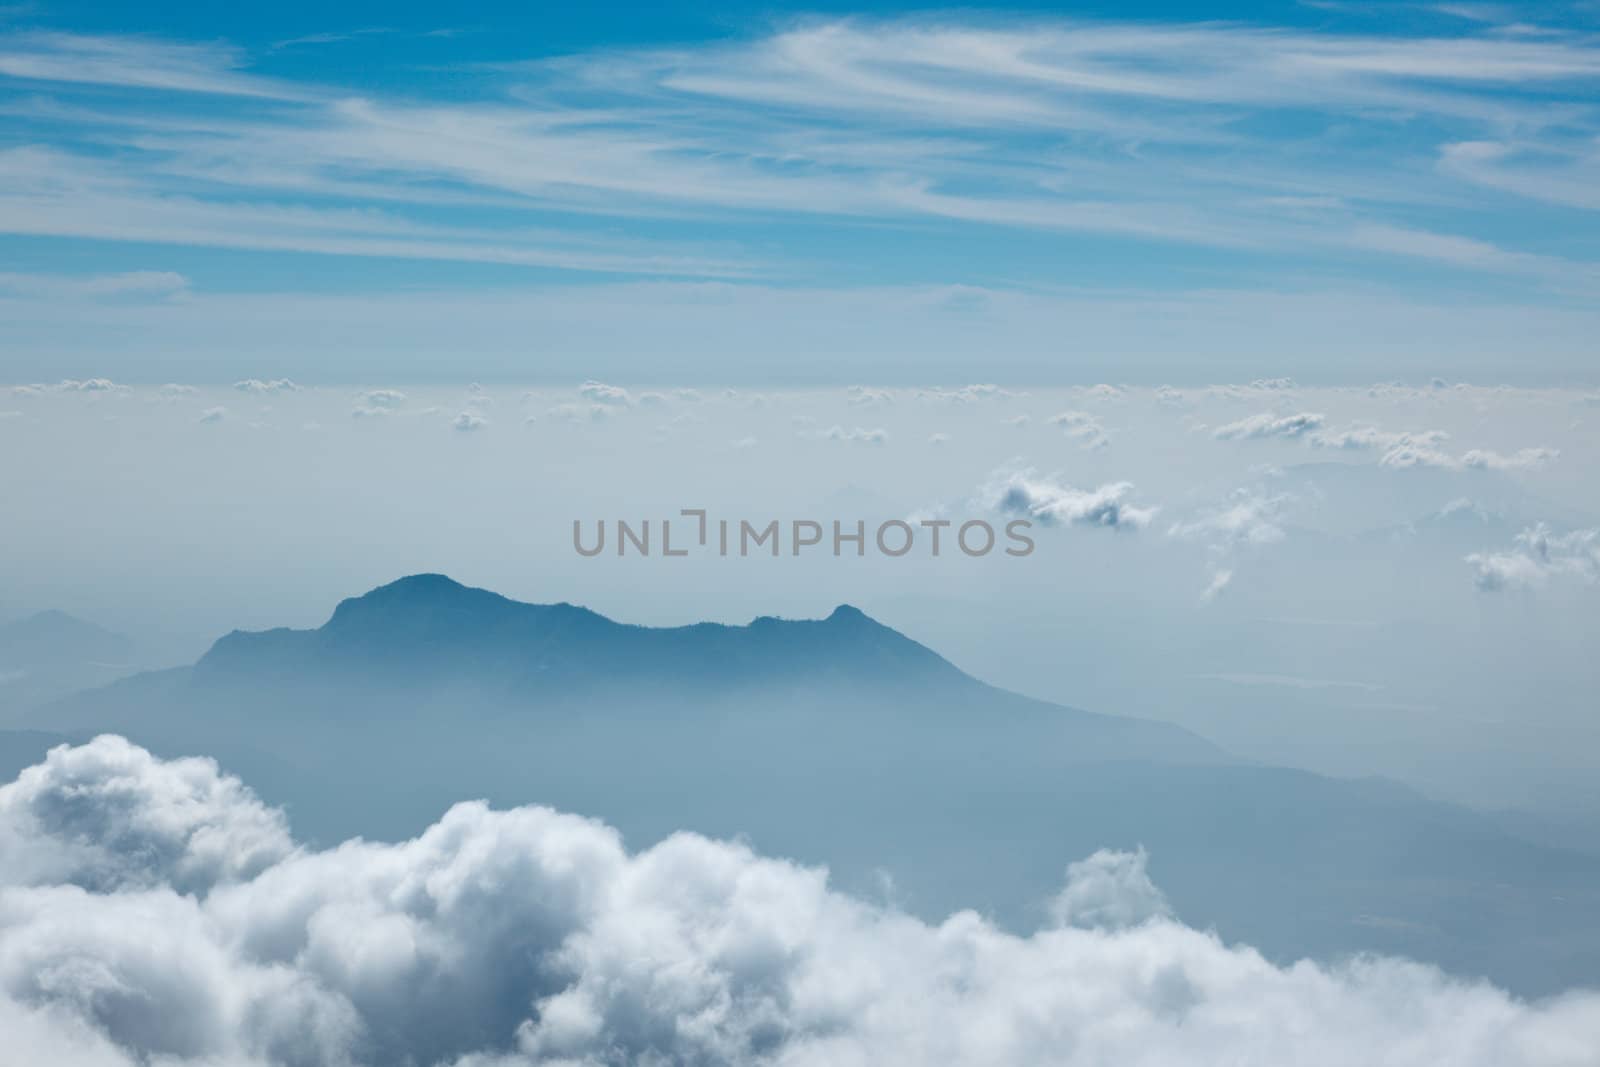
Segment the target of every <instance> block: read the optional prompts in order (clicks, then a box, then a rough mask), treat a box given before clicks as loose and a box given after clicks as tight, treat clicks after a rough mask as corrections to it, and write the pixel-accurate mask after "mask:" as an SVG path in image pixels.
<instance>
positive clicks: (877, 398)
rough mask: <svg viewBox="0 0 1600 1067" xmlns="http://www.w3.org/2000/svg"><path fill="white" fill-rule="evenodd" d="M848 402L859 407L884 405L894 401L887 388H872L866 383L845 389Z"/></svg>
mask: <svg viewBox="0 0 1600 1067" xmlns="http://www.w3.org/2000/svg"><path fill="white" fill-rule="evenodd" d="M845 395H846V396H847V397H849V398H850V403H852V404H856V405H858V406H861V407H884V406H886V405H888V404H892V403H894V394H893V393H891V392H890V391H889V390H887V389H874V388H872V387H870V386H866V385H852V386H850V387H848V388H847V389H846V390H845Z"/></svg>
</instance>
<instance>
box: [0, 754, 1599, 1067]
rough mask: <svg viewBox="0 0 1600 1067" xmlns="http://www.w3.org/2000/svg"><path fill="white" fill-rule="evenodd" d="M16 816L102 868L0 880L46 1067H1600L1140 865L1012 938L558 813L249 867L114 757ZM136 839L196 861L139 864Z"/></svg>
mask: <svg viewBox="0 0 1600 1067" xmlns="http://www.w3.org/2000/svg"><path fill="white" fill-rule="evenodd" d="M86 751H87V752H88V755H85V754H84V753H85V752H86ZM175 767H177V768H178V771H177V772H175V771H174V768H175ZM19 796H25V797H27V798H30V799H26V800H23V801H19V800H18V799H17V798H18V797H19ZM5 798H6V803H5V804H4V806H0V831H4V832H5V833H7V834H8V835H10V836H12V837H18V836H21V837H25V838H27V839H29V840H30V841H33V842H34V845H35V847H37V848H39V849H41V850H43V851H44V852H46V853H50V852H56V853H60V854H67V855H74V856H81V857H87V858H79V859H74V860H73V861H72V863H70V864H68V865H67V867H64V868H62V869H63V870H70V871H74V872H76V875H75V878H76V880H72V878H68V879H65V880H63V881H61V882H55V883H50V882H43V881H41V880H40V869H39V868H32V869H31V870H32V871H33V873H32V874H31V875H30V876H28V877H24V878H19V877H18V876H17V872H18V871H19V870H22V869H24V868H19V867H17V866H14V865H13V864H10V863H7V864H4V865H0V1029H3V1031H4V1033H5V1047H6V1050H7V1052H8V1053H9V1054H10V1055H12V1056H19V1057H21V1060H20V1062H28V1063H49V1064H51V1065H52V1067H91V1065H93V1067H99V1065H118V1067H123V1065H132V1064H135V1063H140V1064H147V1063H152V1062H159V1063H160V1064H162V1067H182V1065H198V1064H201V1063H204V1064H225V1063H226V1064H241V1065H243V1064H250V1065H254V1067H265V1065H283V1067H290V1065H294V1067H300V1065H307V1067H310V1065H317V1067H323V1065H346V1067H354V1065H366V1064H373V1065H377V1064H384V1065H387V1064H395V1063H412V1064H419V1065H422V1064H438V1065H450V1067H491V1065H492V1067H517V1065H526V1067H532V1065H533V1064H568V1065H576V1064H594V1065H599V1064H620V1063H628V1064H667V1063H702V1064H773V1065H779V1064H781V1065H786V1067H811V1065H824V1064H826V1065H836V1064H843V1065H847V1067H848V1065H863V1067H864V1065H867V1064H873V1065H879V1064H891V1065H894V1064H908V1065H909V1064H922V1063H935V1062H936V1063H948V1064H994V1063H1006V1064H1024V1065H1026V1064H1043V1063H1050V1064H1060V1065H1065V1067H1078V1065H1084V1067H1087V1065H1099V1064H1107V1063H1117V1064H1129V1065H1133V1067H1171V1065H1180V1064H1202V1063H1230V1064H1235V1065H1240V1067H1252V1065H1262V1067H1267V1065H1272V1067H1276V1065H1279V1064H1284V1063H1294V1064H1299V1065H1310V1067H1334V1065H1339V1067H1343V1065H1347V1064H1352V1063H1360V1064H1367V1065H1374V1067H1385V1065H1394V1067H1399V1065H1405V1067H1411V1065H1414V1064H1417V1063H1449V1064H1452V1065H1454V1067H1491V1065H1492V1067H1502V1065H1504V1064H1512V1063H1514V1064H1518V1065H1520V1067H1577V1065H1587V1064H1589V1063H1592V1053H1593V1050H1594V1048H1596V1047H1600V996H1597V995H1595V994H1593V993H1581V992H1574V993H1570V994H1568V995H1566V996H1563V997H1560V998H1556V999H1552V1000H1548V1001H1543V1002H1536V1003H1528V1002H1524V1001H1520V1000H1517V999H1513V998H1511V997H1509V996H1507V995H1506V994H1504V993H1503V992H1501V991H1499V990H1497V989H1495V988H1493V987H1492V986H1489V985H1487V984H1484V983H1481V982H1465V981H1457V980H1453V979H1451V978H1449V977H1447V976H1445V975H1443V974H1441V973H1440V972H1439V971H1437V970H1436V969H1434V968H1431V967H1426V966H1422V965H1418V964H1413V963H1407V962H1404V961H1400V960H1393V959H1382V958H1361V959H1356V960H1353V961H1350V962H1346V963H1342V964H1339V965H1333V966H1326V965H1321V964H1317V963H1314V962H1310V961H1301V962H1299V963H1296V964H1293V965H1292V966H1287V967H1280V966H1277V965H1274V964H1272V963H1270V962H1268V961H1267V960H1265V959H1263V958H1262V957H1261V956H1260V955H1259V954H1258V953H1256V952H1255V951H1254V950H1252V949H1250V948H1248V947H1245V946H1228V945H1225V944H1223V943H1222V942H1221V941H1219V940H1218V939H1217V937H1216V936H1215V935H1213V934H1210V933H1205V932H1201V931H1197V930H1194V929H1191V928H1189V927H1187V926H1185V925H1183V924H1182V923H1181V922H1180V921H1178V920H1177V919H1176V918H1174V917H1172V916H1171V915H1170V913H1169V911H1168V909H1167V907H1166V903H1165V901H1164V900H1163V898H1162V896H1161V894H1160V892H1159V891H1158V890H1157V889H1156V888H1155V887H1154V886H1153V885H1152V884H1151V883H1150V880H1149V878H1148V876H1147V874H1146V871H1145V861H1144V856H1143V854H1142V853H1136V854H1128V853H1114V852H1100V853H1096V854H1095V855H1094V856H1091V857H1090V858H1089V859H1087V860H1085V861H1083V862H1081V863H1077V864H1073V865H1072V866H1071V867H1070V868H1069V870H1068V872H1067V877H1066V885H1065V888H1064V889H1063V890H1062V892H1061V893H1060V895H1059V896H1058V897H1057V898H1056V899H1055V901H1054V902H1053V906H1052V908H1051V912H1052V915H1053V920H1054V921H1053V922H1052V923H1051V924H1049V925H1048V926H1046V927H1045V928H1043V929H1040V930H1038V931H1036V932H1034V933H1033V934H1031V935H1029V936H1018V935H1015V934H1011V933H1007V932H1005V931H1002V930H999V929H997V928H996V927H994V926H993V925H991V924H990V923H988V922H986V921H985V920H984V919H983V918H981V917H980V916H978V915H977V914H975V913H973V912H960V913H957V914H955V915H952V916H950V917H949V918H947V919H945V920H944V921H943V922H940V923H937V924H930V923H926V922H923V921H920V920H918V919H915V918H913V917H910V916H908V915H905V914H903V913H901V912H899V911H897V910H895V909H894V908H892V907H888V906H882V905H875V904H869V903H866V902H864V901H862V900H859V899H856V898H853V897H851V896H848V895H845V894H843V893H840V892H838V891H836V890H833V889H831V888H830V887H829V885H828V882H827V877H826V873H825V872H823V871H820V870H814V869H805V868H801V867H797V866H795V865H793V864H790V863H787V862H784V861H781V860H773V859H767V858H763V857H761V856H759V855H757V854H755V853H754V852H752V851H751V850H750V849H748V848H746V847H744V846H742V845H738V844H729V843H723V842H716V841H711V840H707V839H705V838H702V837H698V836H696V835H693V834H679V835H676V836H674V837H672V838H669V839H668V840H666V841H664V842H662V843H660V844H658V845H656V846H654V847H652V848H649V849H646V850H644V851H642V852H638V853H631V854H630V853H629V852H628V851H626V850H625V849H624V847H623V845H622V842H621V839H620V838H619V836H618V835H617V833H616V832H615V831H613V830H612V829H610V828H609V827H606V826H604V825H602V824H600V823H597V822H593V821H591V820H587V819H582V818H579V817H576V816H572V815H564V814H560V813H557V812H554V811H550V810H548V809H542V808H519V809H515V810H512V811H503V812H496V811H491V810H489V809H488V808H487V807H486V806H484V805H483V804H481V803H467V804H461V805H457V806H456V807H454V808H452V809H451V810H450V811H449V812H447V813H446V814H445V815H444V816H443V817H442V818H441V819H440V821H439V822H438V823H436V824H435V825H434V826H432V827H431V828H429V829H428V830H427V831H425V832H424V833H423V834H422V835H421V836H419V837H417V838H415V839H413V840H410V841H405V842H401V843H398V844H380V843H372V842H363V841H359V840H358V841H350V842H346V843H345V844H343V845H340V846H338V847H336V848H333V849H329V850H327V851H321V852H313V851H307V850H294V849H290V848H288V847H287V846H286V843H285V842H284V841H283V840H282V838H281V835H280V834H279V833H278V832H276V831H270V832H268V833H267V838H268V839H270V841H271V842H272V844H271V847H270V848H269V849H268V850H267V851H266V852H265V853H262V852H261V851H260V849H259V848H258V846H257V842H259V841H260V840H262V834H263V827H264V826H266V825H267V824H264V823H263V822H262V820H263V818H264V817H266V818H268V819H269V822H270V816H268V815H265V813H264V809H263V808H262V807H261V805H260V804H259V803H258V802H257V801H256V800H255V799H254V798H253V797H252V796H251V795H250V794H249V792H248V791H247V790H245V789H243V788H242V787H241V786H239V784H238V783H237V782H233V781H231V780H230V779H227V778H224V777H222V776H220V775H218V774H217V772H216V768H215V767H214V766H212V765H211V764H209V763H205V762H203V761H184V762H183V763H182V764H181V765H174V764H167V763H163V762H162V761H159V760H154V759H151V758H150V757H149V756H148V755H147V754H144V753H141V752H140V751H139V750H137V749H134V748H132V747H131V746H128V745H126V744H124V743H121V742H114V741H109V740H100V741H97V742H95V743H94V744H93V745H91V746H89V749H88V750H83V749H78V750H58V751H57V752H56V753H54V754H52V756H51V757H50V760H49V762H47V763H46V764H45V765H44V766H43V767H41V768H35V769H33V770H31V771H29V772H28V773H27V774H25V775H24V777H23V779H22V780H20V781H19V783H17V784H16V785H13V786H9V787H6V792H5ZM57 807H64V808H66V809H67V811H66V812H65V813H64V814H57V813H56V811H55V809H56V808H57ZM41 812H42V814H41ZM130 826H131V827H140V828H144V827H151V826H156V827H166V826H174V827H178V828H180V830H179V832H177V833H174V834H166V833H164V832H162V833H157V834H155V840H156V841H157V843H158V844H157V847H156V848H154V849H153V850H152V849H148V848H146V847H145V843H146V841H147V840H149V834H148V832H147V831H145V830H143V829H141V830H140V831H139V832H138V833H135V834H134V835H132V836H129V834H128V829H127V828H128V827H130ZM235 836H238V837H240V838H242V840H243V841H244V845H243V846H242V847H238V848H231V847H222V848H221V849H220V850H212V849H210V848H208V849H206V850H204V851H205V854H207V855H225V856H232V857H251V858H250V860H249V861H248V862H247V863H245V864H243V865H240V864H238V863H234V864H232V865H227V864H224V865H223V866H221V867H217V866H215V865H213V866H212V867H209V868H206V873H205V874H204V875H203V876H201V877H199V878H197V879H195V880H194V881H193V882H192V884H191V886H190V888H189V891H187V892H183V891H180V890H179V889H178V888H177V887H176V886H172V885H166V884H163V882H164V881H165V880H166V879H167V878H168V877H170V876H171V874H172V872H174V871H177V870H179V869H180V866H181V861H175V860H174V857H184V856H189V855H191V854H192V852H193V851H194V846H193V842H194V841H195V840H196V839H197V838H201V839H204V840H206V841H218V842H227V841H229V840H230V839H232V838H234V837H235ZM174 842H178V844H174ZM263 863H265V865H264V866H263V865H262V864H263ZM140 872H143V873H140Z"/></svg>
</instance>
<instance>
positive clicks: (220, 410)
mask: <svg viewBox="0 0 1600 1067" xmlns="http://www.w3.org/2000/svg"><path fill="white" fill-rule="evenodd" d="M227 417H228V409H227V408H225V407H222V406H220V405H219V406H217V407H210V408H206V409H205V410H204V411H202V412H201V413H200V418H199V419H198V420H197V421H199V422H221V421H222V420H223V419H225V418H227Z"/></svg>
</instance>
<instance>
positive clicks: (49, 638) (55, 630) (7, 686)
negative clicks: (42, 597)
mask: <svg viewBox="0 0 1600 1067" xmlns="http://www.w3.org/2000/svg"><path fill="white" fill-rule="evenodd" d="M132 657H133V642H132V641H130V640H129V639H128V638H126V637H124V636H123V635H122V634H118V633H113V632H112V631H110V630H107V629H104V628H103V627H100V626H96V625H95V624H94V623H91V622H85V621H84V620H82V619H77V618H74V617H73V616H71V615H68V614H66V613H65V612H60V611H41V612H39V613H38V614H36V615H30V616H28V617H27V618H25V619H17V620H15V621H13V622H8V623H0V722H5V721H7V720H9V719H12V718H14V717H15V716H17V715H19V714H21V713H22V712H24V711H26V710H27V709H29V708H32V707H36V706H37V705H39V704H41V703H44V702H46V701H49V700H54V699H57V698H59V697H61V696H64V695H65V694H67V693H72V692H75V691H77V690H80V689H89V688H94V687H97V686H102V685H105V684H106V683H107V682H109V681H111V680H112V679H115V678H119V677H121V676H123V675H126V674H130V673H132V672H133V671H134V670H136V669H137V667H136V666H135V665H134V663H133V659H132Z"/></svg>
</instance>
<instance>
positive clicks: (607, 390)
mask: <svg viewBox="0 0 1600 1067" xmlns="http://www.w3.org/2000/svg"><path fill="white" fill-rule="evenodd" d="M578 395H579V396H582V397H583V398H584V399H586V400H590V401H592V402H594V403H596V404H609V405H612V406H615V407H627V406H628V405H629V404H632V403H633V398H632V397H630V396H629V395H628V391H627V390H626V389H624V388H622V386H620V385H607V384H606V383H605V382H597V381H595V380H593V379H592V378H591V379H590V380H589V381H586V382H584V383H583V384H582V385H580V386H578Z"/></svg>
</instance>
